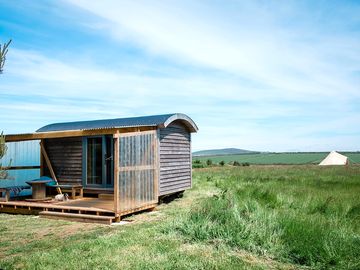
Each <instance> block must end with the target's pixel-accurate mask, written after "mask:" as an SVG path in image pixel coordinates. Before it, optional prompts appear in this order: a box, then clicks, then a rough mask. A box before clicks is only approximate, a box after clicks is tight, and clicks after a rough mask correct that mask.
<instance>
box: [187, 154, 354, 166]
mask: <svg viewBox="0 0 360 270" xmlns="http://www.w3.org/2000/svg"><path fill="white" fill-rule="evenodd" d="M328 154H329V153H320V152H319V153H261V154H240V155H224V156H201V157H193V160H196V159H197V160H200V161H202V162H204V161H206V160H208V159H211V160H212V161H213V162H214V163H219V162H220V161H224V162H225V163H229V162H232V161H238V162H240V163H245V162H248V163H250V164H259V165H269V164H270V165H271V164H290V165H291V164H318V163H320V162H321V161H322V160H323V159H324V158H325V157H326V156H327V155H328ZM343 154H344V155H346V156H347V157H348V158H349V159H350V162H352V163H360V152H348V153H343Z"/></svg>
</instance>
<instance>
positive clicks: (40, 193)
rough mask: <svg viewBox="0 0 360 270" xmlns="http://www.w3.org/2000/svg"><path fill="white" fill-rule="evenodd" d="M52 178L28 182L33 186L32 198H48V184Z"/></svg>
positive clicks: (39, 199) (37, 199)
mask: <svg viewBox="0 0 360 270" xmlns="http://www.w3.org/2000/svg"><path fill="white" fill-rule="evenodd" d="M50 182H52V180H35V181H28V182H26V183H27V184H29V185H30V186H31V187H32V200H34V201H35V200H36V201H41V200H47V199H49V198H46V184H47V183H50Z"/></svg>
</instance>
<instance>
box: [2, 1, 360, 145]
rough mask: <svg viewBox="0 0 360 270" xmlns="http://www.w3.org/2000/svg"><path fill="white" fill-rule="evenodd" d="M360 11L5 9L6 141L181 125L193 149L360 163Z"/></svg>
mask: <svg viewBox="0 0 360 270" xmlns="http://www.w3.org/2000/svg"><path fill="white" fill-rule="evenodd" d="M359 14H360V1H253V0H251V1H250V0H249V1H232V0H228V1H213V0H210V1H209V0H204V1H202V0H197V1H191V0H190V1H187V0H181V1H175V0H169V1H157V0H153V1H141V0H140V1H117V0H105V1H85V0H64V1H45V0H39V1H26V0H16V1H13V0H0V42H1V43H4V42H6V41H7V40H9V39H12V43H11V46H10V48H9V53H8V55H7V60H6V64H5V70H4V73H3V74H1V75H0V111H1V113H0V130H3V131H4V133H5V134H13V133H28V132H33V131H35V130H36V129H38V128H39V127H41V126H44V125H46V124H49V123H54V122H67V121H79V120H93V119H106V118H118V117H131V116H142V115H153V114H167V113H175V112H181V113H185V114H187V115H189V116H190V117H191V118H192V119H193V120H194V121H195V122H196V123H197V125H198V127H199V132H198V133H197V134H194V135H193V137H192V140H193V150H203V149H214V148H227V147H237V148H242V149H249V150H257V151H330V150H338V151H356V150H360V15H359Z"/></svg>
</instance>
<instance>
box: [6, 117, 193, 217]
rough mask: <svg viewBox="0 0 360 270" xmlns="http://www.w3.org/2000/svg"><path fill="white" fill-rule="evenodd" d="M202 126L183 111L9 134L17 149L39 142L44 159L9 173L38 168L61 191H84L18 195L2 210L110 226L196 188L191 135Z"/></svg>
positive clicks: (8, 139) (73, 123)
mask: <svg viewBox="0 0 360 270" xmlns="http://www.w3.org/2000/svg"><path fill="white" fill-rule="evenodd" d="M197 130H198V128H197V126H196V124H195V123H194V122H193V120H191V118H190V117H188V116H186V115H185V114H179V113H176V114H166V115H153V116H143V117H132V118H117V119H107V120H94V121H80V122H68V123H56V124H50V125H47V126H44V127H42V128H40V129H38V130H37V131H36V132H35V133H30V134H17V135H7V136H6V137H5V140H6V142H7V144H8V145H10V146H11V144H12V143H18V142H27V141H36V142H39V144H38V143H36V144H35V146H37V147H38V148H39V156H40V157H39V164H26V165H25V166H24V165H23V164H15V165H12V166H10V167H8V168H7V169H9V172H11V171H12V170H38V173H39V176H49V177H51V178H52V179H55V180H56V181H57V187H58V188H57V191H56V190H54V192H55V194H56V192H64V190H69V191H73V192H76V193H81V194H80V195H81V196H80V195H79V196H77V199H76V197H74V198H73V199H72V200H69V201H64V202H55V201H54V200H53V199H52V200H50V201H44V202H41V201H35V202H34V201H31V200H21V199H18V198H12V199H10V200H8V201H4V200H2V201H1V202H0V212H12V213H23V214H27V213H31V214H32V213H40V215H41V216H46V217H50V218H51V217H53V218H68V219H73V220H82V221H90V222H92V221H95V222H98V221H101V220H102V219H103V220H104V223H111V222H113V221H119V220H120V218H121V216H124V215H126V214H129V213H133V212H137V211H141V210H145V209H150V208H153V207H155V206H156V205H157V203H158V202H159V197H161V196H166V195H170V194H174V193H177V192H183V191H184V190H186V189H189V188H191V186H192V176H191V168H192V167H191V163H192V162H191V133H193V132H197ZM10 148H11V147H10ZM10 148H9V149H10ZM14 149H15V150H16V151H19V147H15V148H14ZM31 151H33V152H34V150H31ZM10 152H11V151H10ZM10 155H11V153H10ZM13 155H14V154H13ZM17 156H19V153H17ZM4 165H5V163H4V162H3V166H4ZM29 180H30V179H29ZM0 185H1V183H0ZM0 187H1V186H0ZM73 187H78V190H77V189H75V188H73ZM62 190H63V191H62ZM79 190H80V191H81V192H78V191H79ZM33 191H34V190H33ZM47 192H48V193H49V192H50V193H51V191H49V190H48V191H47ZM55 194H52V195H55ZM79 197H81V198H79Z"/></svg>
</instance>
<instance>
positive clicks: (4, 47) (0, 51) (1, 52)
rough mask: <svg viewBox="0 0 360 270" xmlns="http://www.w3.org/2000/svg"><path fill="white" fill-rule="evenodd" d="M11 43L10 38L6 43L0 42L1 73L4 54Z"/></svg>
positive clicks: (4, 58) (0, 71)
mask: <svg viewBox="0 0 360 270" xmlns="http://www.w3.org/2000/svg"><path fill="white" fill-rule="evenodd" d="M10 43H11V39H10V40H9V42H8V43H4V44H3V45H1V44H0V74H1V73H3V70H4V65H5V60H6V54H7V53H8V51H9V49H8V47H9V45H10Z"/></svg>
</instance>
